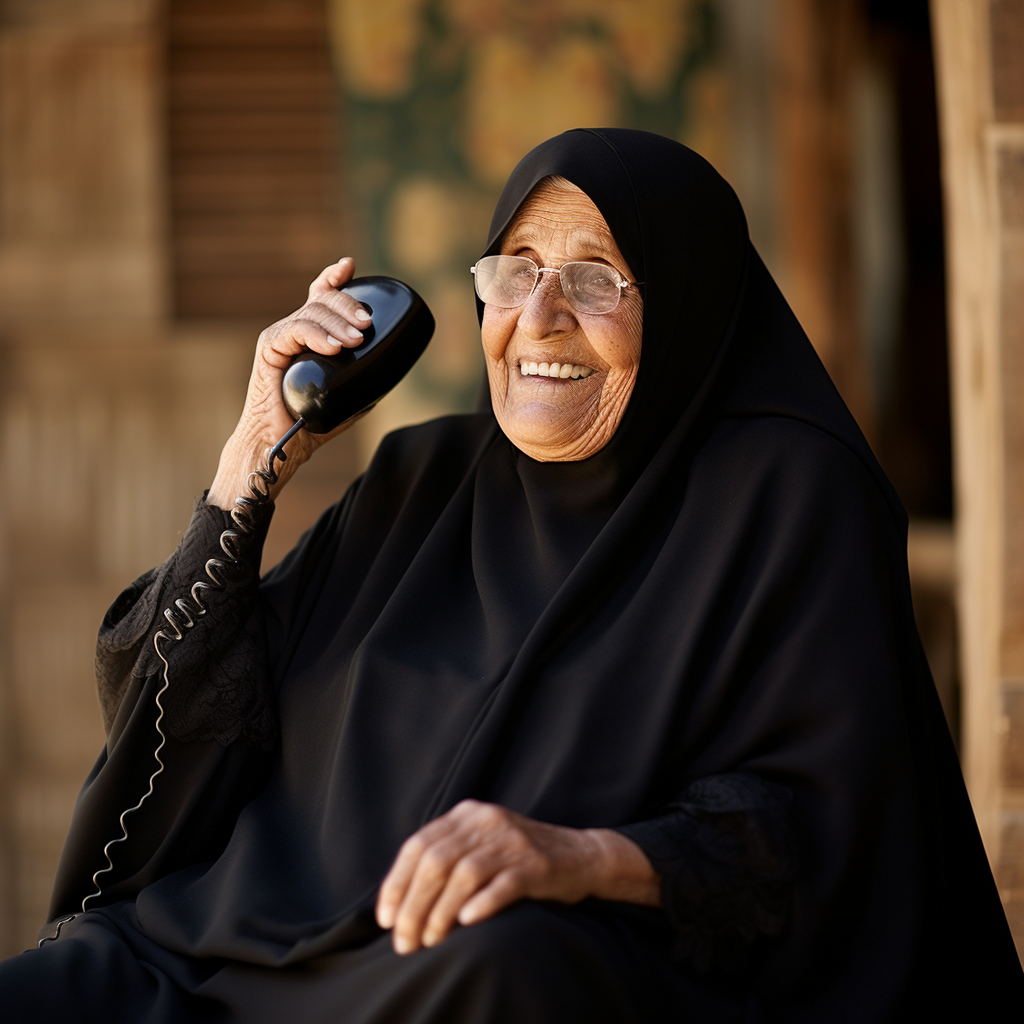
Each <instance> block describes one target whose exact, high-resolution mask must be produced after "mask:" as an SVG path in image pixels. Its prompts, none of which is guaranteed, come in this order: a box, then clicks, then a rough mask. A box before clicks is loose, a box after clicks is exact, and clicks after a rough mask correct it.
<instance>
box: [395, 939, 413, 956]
mask: <svg viewBox="0 0 1024 1024" xmlns="http://www.w3.org/2000/svg"><path fill="white" fill-rule="evenodd" d="M395 952H396V953H411V952H412V943H411V942H410V941H409V940H408V939H407V938H406V937H405V936H404V935H396V936H395Z"/></svg>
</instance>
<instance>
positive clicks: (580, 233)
mask: <svg viewBox="0 0 1024 1024" xmlns="http://www.w3.org/2000/svg"><path fill="white" fill-rule="evenodd" d="M537 241H543V235H542V234H541V233H539V232H537V231H536V230H534V229H533V228H531V227H522V228H518V229H517V228H513V230H511V231H510V232H509V233H508V235H507V236H506V238H505V244H506V245H510V246H515V247H516V248H525V247H527V246H529V245H530V244H531V243H533V242H537ZM567 243H568V245H569V247H571V248H573V249H586V250H590V251H592V252H594V251H596V252H600V253H606V254H610V253H614V252H615V250H616V245H615V241H614V239H613V238H612V237H611V236H610V235H602V234H600V233H599V232H596V231H592V230H590V229H589V228H578V229H575V230H573V229H570V230H569V234H568V238H567Z"/></svg>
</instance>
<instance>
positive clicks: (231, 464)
mask: <svg viewBox="0 0 1024 1024" xmlns="http://www.w3.org/2000/svg"><path fill="white" fill-rule="evenodd" d="M272 444H273V442H268V441H267V440H266V438H265V437H264V432H263V431H260V430H257V429H247V427H246V425H245V424H241V423H240V424H239V425H238V427H236V429H235V432H234V433H233V434H232V435H231V437H229V438H228V440H227V443H226V444H225V445H224V448H223V450H222V451H221V454H220V461H219V463H218V464H217V474H216V476H215V477H214V478H213V483H212V484H210V490H209V492H208V493H207V495H206V503H207V504H208V505H216V506H217V507H218V508H222V509H224V510H225V511H227V512H230V511H231V510H232V509H233V508H234V507H235V499H236V498H237V497H239V496H241V495H246V496H248V495H249V494H250V488H249V477H250V475H251V474H252V473H254V472H255V471H256V470H257V469H259V468H261V467H262V466H263V464H264V461H265V459H266V454H267V451H268V450H269V449H270V448H271V446H272ZM303 454H304V453H303V452H302V451H301V450H300V449H298V446H295V445H289V446H288V460H287V462H281V461H276V462H275V464H274V468H275V470H276V472H277V474H278V481H277V483H276V484H274V485H273V487H271V488H270V499H271V500H272V501H273V500H274V498H276V497H277V495H278V494H279V493H280V491H281V488H282V487H283V486H284V485H285V483H287V481H288V480H289V479H291V477H292V475H293V474H294V472H295V470H296V469H298V467H299V465H300V464H301V463H302V462H304V461H305V458H303ZM307 457H308V456H307Z"/></svg>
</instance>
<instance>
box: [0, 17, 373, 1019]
mask: <svg viewBox="0 0 1024 1024" xmlns="http://www.w3.org/2000/svg"><path fill="white" fill-rule="evenodd" d="M172 7H173V5H172ZM182 7H184V8H186V9H185V10H184V11H178V12H174V11H173V10H172V11H170V12H169V11H168V8H167V7H166V6H165V5H164V4H163V3H160V2H158V0H104V2H88V3H86V2H82V3H79V2H77V0H0V367H2V372H0V444H2V451H3V453H4V455H3V480H2V483H0V487H2V490H3V499H2V500H0V956H6V955H9V954H11V953H14V952H17V951H19V950H21V949H24V948H26V947H27V946H28V945H30V944H34V936H35V933H36V931H37V929H38V928H39V926H40V925H41V923H42V922H43V921H44V920H45V911H46V907H47V904H48V901H49V892H50V888H51V886H52V882H53V875H54V871H55V868H56V863H57V857H58V855H59V852H60V849H61V846H62V843H63V838H64V835H65V833H66V831H67V826H68V821H69V819H70V814H71V809H72V806H73V804H74V800H75V797H76V795H77V792H78V789H79V787H80V786H81V784H82V781H83V779H84V778H85V776H86V774H87V773H88V771H89V769H90V768H91V766H92V764H93V762H94V760H95V758H96V756H97V754H98V752H99V750H100V749H101V746H102V743H103V734H102V729H101V726H100V717H99V713H98V708H97V706H96V698H95V684H94V681H93V672H92V663H93V650H94V646H95V637H96V629H97V626H98V624H99V622H100V619H101V618H102V616H103V613H104V611H105V610H106V608H107V606H108V605H109V604H110V602H111V601H112V599H113V598H114V597H115V596H116V595H117V593H118V592H119V591H120V590H121V589H122V588H123V587H124V586H125V585H126V584H127V583H128V582H129V581H130V580H131V579H133V578H134V577H135V576H137V575H139V574H140V573H141V572H143V571H145V570H146V569H147V568H149V567H150V566H152V565H155V564H157V563H159V562H160V561H161V560H163V559H164V558H165V557H167V555H168V554H169V553H170V552H171V551H172V550H173V548H174V546H175V544H176V541H177V537H178V536H179V535H180V533H181V531H182V529H183V528H184V526H185V525H186V524H187V522H188V517H189V513H190V510H191V505H192V499H193V496H194V495H197V494H199V493H201V492H202V490H203V488H204V487H205V486H206V485H207V484H208V483H209V481H210V479H212V476H213V472H214V470H215V468H216V461H217V457H218V454H219V452H220V448H221V445H222V444H223V442H224V440H225V439H226V438H227V436H228V435H229V434H230V432H231V430H232V428H233V427H234V424H235V421H236V419H237V416H238V411H239V410H240V408H241V402H242V398H243V395H244V390H245V383H246V381H247V379H248V374H249V366H250V363H251V359H252V349H253V344H254V341H255V338H256V335H257V334H258V331H259V330H260V328H262V327H263V326H265V325H266V324H267V323H268V322H270V321H271V320H273V319H276V318H277V317H280V316H281V315H284V314H286V313H287V312H288V311H289V310H290V309H293V308H295V307H296V306H298V305H299V304H300V303H301V301H302V300H303V298H304V295H305V288H306V284H307V283H308V281H309V280H310V277H311V276H312V275H313V274H314V273H315V272H316V271H318V270H319V269H320V267H321V266H323V264H324V263H325V262H328V261H329V260H330V259H333V258H337V257H338V256H340V255H341V252H340V251H335V250H336V249H338V247H339V245H340V239H339V238H338V228H337V202H336V197H337V194H338V189H337V177H338V176H337V170H338V168H337V162H336V157H335V155H334V154H335V151H336V141H337V140H336V133H337V132H338V130H339V128H338V121H337V118H336V116H335V112H334V109H333V107H334V103H335V101H336V97H335V92H334V89H333V84H332V81H331V78H330V74H329V71H327V70H326V69H328V68H329V58H328V55H327V43H326V32H325V29H324V24H323V23H324V13H323V3H322V2H320V0H264V2H263V3H262V4H260V5H258V7H259V9H258V10H256V9H254V8H253V7H252V5H240V4H238V3H234V4H231V3H230V2H227V3H225V2H218V0H211V2H210V3H205V4H194V3H193V4H184V5H182ZM243 7H245V8H246V10H242V8H243ZM197 8H198V9H199V10H198V11H197ZM219 8H221V9H220V10H219ZM223 8H231V10H228V11H227V12H226V13H227V14H228V15H230V16H231V17H235V18H237V17H238V16H239V14H241V15H242V16H243V17H244V18H245V20H246V24H247V25H248V26H249V30H250V31H249V35H248V37H246V38H242V37H238V38H234V39H232V40H231V41H230V43H231V45H230V46H227V47H226V46H225V39H224V36H225V31H224V18H223V15H224V14H225V10H223ZM247 12H248V15H247ZM169 13H171V14H173V13H178V14H179V15H180V16H179V17H178V18H177V19H174V18H171V19H170V22H171V23H172V24H173V27H174V30H175V35H174V37H173V45H169V42H168V40H169V37H170V33H169V28H168V25H169V19H168V15H169ZM204 14H205V15H206V18H205V20H204V18H203V15H204ZM218 14H220V15H221V18H220V22H219V26H218ZM218 28H219V34H218ZM310 39H312V40H313V41H314V44H315V45H313V46H311V45H310V42H309V41H310ZM317 45H318V46H319V50H316V46H317ZM218 46H219V47H220V49H219V50H218ZM303 46H304V47H305V50H304V51H303ZM225 49H227V50H228V51H229V52H228V53H227V54H225ZM296 50H298V51H300V52H299V54H298V58H296V56H295V52H296ZM247 62H248V66H249V69H250V77H252V69H253V67H254V66H255V67H256V68H257V70H258V71H259V73H261V74H263V76H264V82H265V85H264V90H263V93H262V94H260V90H259V89H257V88H253V84H252V82H251V81H249V82H248V83H246V82H245V80H244V79H245V75H244V73H245V69H246V63H247ZM211 63H214V64H218V63H219V64H220V65H221V66H222V67H225V68H226V67H230V68H231V70H232V71H233V72H235V73H239V75H240V79H239V81H240V87H239V88H236V89H234V91H232V89H230V88H227V87H224V88H221V89H220V90H219V91H218V90H217V89H216V88H213V89H210V88H208V86H209V82H208V81H207V82H204V80H203V75H204V74H206V75H207V78H209V77H210V68H211ZM172 64H173V69H172V70H173V71H174V76H173V82H174V89H173V91H172V90H171V89H170V88H169V87H168V68H169V65H172ZM297 65H298V66H297ZM275 76H276V77H275ZM317 76H319V77H317ZM325 76H326V77H325ZM213 77H214V78H216V77H217V76H216V73H214V75H213ZM267 79H269V81H270V89H269V91H270V92H271V93H272V96H271V97H270V98H269V100H268V96H267V91H268V88H267V86H266V80H267ZM220 81H221V82H222V83H223V82H224V77H223V75H221V77H220ZM197 83H198V84H197ZM311 83H312V84H311ZM239 91H241V93H242V95H241V96H239ZM271 101H276V103H277V107H278V115H279V116H278V117H277V120H276V122H275V121H274V116H273V114H272V113H271V114H266V115H265V116H263V117H262V120H260V116H259V115H255V117H256V120H257V121H258V122H259V123H253V116H247V114H246V111H245V106H246V102H248V103H249V104H250V106H251V104H252V103H253V102H260V103H262V104H263V106H264V107H267V106H272V105H273V103H272V102H271ZM282 107H283V108H284V109H283V110H282ZM249 113H250V115H251V113H252V112H251V110H250V112H249ZM318 119H319V120H318ZM268 122H272V123H268ZM232 132H234V137H232ZM240 134H241V135H242V136H246V137H247V138H248V139H249V141H250V144H249V145H248V149H247V148H246V145H245V144H244V143H245V138H243V139H242V140H241V142H242V145H239V138H238V136H239V135H240ZM311 146H312V147H313V148H314V149H316V150H317V152H316V153H314V154H312V156H311V154H310V152H309V150H310V147H311ZM303 147H305V148H303ZM268 149H272V150H275V151H276V157H275V153H274V152H270V153H268V152H267V150H268ZM225 150H228V151H229V152H228V153H227V154H225ZM286 153H287V156H285V155H283V154H286ZM275 158H276V159H277V166H276V168H275V166H274V160H275ZM311 166H312V171H310V167H311ZM296 168H298V169H299V170H298V171H296ZM303 168H305V173H306V178H305V179H304V180H297V175H298V177H300V178H301V175H302V173H303V170H302V169H303ZM275 170H276V174H275ZM218 190H219V194H218ZM225 195H226V196H227V197H228V198H229V199H230V198H231V197H232V196H233V197H234V204H233V206H232V205H231V204H230V203H227V204H225V202H224V201H223V200H224V197H225ZM211 197H212V199H213V202H212V203H211ZM218 200H219V203H218ZM204 204H205V205H204ZM225 206H227V209H225ZM218 209H219V213H218ZM172 224H173V225H174V226H173V229H172ZM268 246H269V247H271V248H273V249H274V251H275V252H276V253H277V258H276V261H275V260H270V261H269V269H268V260H267V259H266V258H262V259H261V257H265V255H266V249H267V248H268ZM218 247H219V249H218ZM260 247H262V248H260ZM254 256H255V259H254ZM254 266H259V267H261V268H262V270H263V276H262V277H261V278H259V279H256V278H255V274H254ZM218 268H219V270H220V273H219V275H218V273H217V269H218ZM204 281H206V282H207V283H206V284H204V283H203V282H204ZM211 282H212V287H211V284H210V283H211ZM243 314H244V315H243ZM356 452H357V448H356V446H355V443H354V442H349V443H348V444H347V445H346V444H344V443H342V444H339V445H337V446H334V447H333V451H331V452H330V453H324V457H323V458H321V459H319V460H317V461H316V462H314V464H313V465H311V466H310V467H309V472H308V473H307V474H304V478H303V479H302V480H301V481H296V483H297V484H298V486H296V487H295V488H294V492H293V493H289V495H288V498H287V500H286V501H284V502H282V503H281V504H282V507H281V510H280V515H279V516H278V518H277V520H276V521H275V526H274V531H275V534H274V539H272V541H271V543H270V557H271V558H273V557H275V555H277V556H279V555H280V553H281V552H282V550H284V549H286V548H287V547H288V546H289V544H290V541H291V540H292V539H293V538H294V536H295V535H296V534H297V533H298V531H299V530H300V529H301V528H302V527H303V526H304V525H306V523H308V521H309V520H310V519H311V518H312V516H313V515H315V512H314V511H312V510H313V509H318V508H322V507H323V506H324V505H326V504H328V503H329V502H330V501H332V500H335V499H336V498H337V497H338V495H339V493H340V490H341V488H343V487H344V486H345V482H346V481H347V480H349V479H351V477H352V476H353V475H354V473H355V471H356V463H355V459H356ZM97 855H98V857H100V861H101V862H102V853H101V851H99V850H98V851H97ZM96 866H97V868H98V867H100V866H101V863H97V865H96ZM0 1015H2V1010H0Z"/></svg>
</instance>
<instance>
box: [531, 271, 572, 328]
mask: <svg viewBox="0 0 1024 1024" xmlns="http://www.w3.org/2000/svg"><path fill="white" fill-rule="evenodd" d="M575 326H576V318H575V317H574V316H573V312H572V307H571V306H570V305H569V303H568V302H566V300H565V296H564V295H563V294H562V286H561V283H560V282H559V279H558V274H557V273H551V272H545V273H542V274H541V275H540V277H539V278H538V280H537V287H536V288H534V289H533V291H532V292H531V294H530V297H529V298H528V299H527V300H526V302H524V303H523V308H522V310H521V312H520V313H519V328H520V330H522V331H523V333H524V334H526V335H527V337H530V338H533V339H535V340H536V341H540V340H541V339H543V338H547V337H550V336H551V335H553V334H562V333H569V332H571V331H572V330H573V329H574V328H575Z"/></svg>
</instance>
